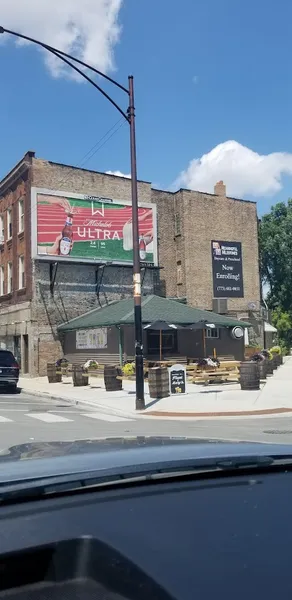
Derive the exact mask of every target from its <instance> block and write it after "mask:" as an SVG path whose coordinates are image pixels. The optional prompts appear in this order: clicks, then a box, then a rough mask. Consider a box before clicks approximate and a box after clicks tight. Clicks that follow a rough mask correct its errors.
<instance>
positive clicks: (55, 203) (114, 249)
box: [32, 188, 157, 265]
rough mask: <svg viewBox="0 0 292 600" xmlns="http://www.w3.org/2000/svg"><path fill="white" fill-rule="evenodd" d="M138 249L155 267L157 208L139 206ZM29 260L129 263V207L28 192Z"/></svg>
mask: <svg viewBox="0 0 292 600" xmlns="http://www.w3.org/2000/svg"><path fill="white" fill-rule="evenodd" d="M139 250H140V260H141V261H142V262H145V263H149V264H153V265H157V223H156V205H155V204H151V203H149V204H148V203H139ZM32 256H33V257H34V258H40V259H41V258H43V259H49V258H50V259H51V258H52V257H54V260H62V261H68V262H70V260H75V261H76V260H78V261H84V262H95V261H98V262H113V263H116V264H129V263H130V264H131V263H132V262H133V241H132V206H131V202H128V201H120V200H114V199H112V198H104V197H102V196H86V195H82V194H73V193H64V192H57V191H52V190H46V189H40V188H32Z"/></svg>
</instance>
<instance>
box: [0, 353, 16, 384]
mask: <svg viewBox="0 0 292 600" xmlns="http://www.w3.org/2000/svg"><path fill="white" fill-rule="evenodd" d="M18 379H19V364H18V362H17V360H16V359H15V357H14V356H13V354H12V352H10V351H9V350H0V385H5V386H9V387H10V388H12V390H13V391H14V392H15V391H16V388H17V383H18Z"/></svg>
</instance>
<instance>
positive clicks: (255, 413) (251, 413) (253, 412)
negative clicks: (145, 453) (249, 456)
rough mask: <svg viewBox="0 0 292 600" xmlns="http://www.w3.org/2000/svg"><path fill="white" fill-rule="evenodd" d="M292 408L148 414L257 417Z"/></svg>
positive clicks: (149, 413)
mask: <svg viewBox="0 0 292 600" xmlns="http://www.w3.org/2000/svg"><path fill="white" fill-rule="evenodd" d="M291 412H292V408H284V407H281V408H263V409H258V410H241V411H224V412H223V411H222V412H208V413H207V412H205V413H204V412H201V413H193V412H192V413H189V412H185V413H184V412H179V413H178V412H166V411H165V412H164V411H158V410H156V411H151V412H150V411H149V412H148V413H147V414H148V415H151V416H153V417H158V416H159V417H162V416H164V417H166V418H167V417H189V418H191V417H192V418H202V417H203V418H204V419H205V418H208V417H211V418H214V417H248V416H250V417H256V416H263V417H264V416H265V415H277V414H283V413H291Z"/></svg>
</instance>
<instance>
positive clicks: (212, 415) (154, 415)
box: [21, 388, 292, 420]
mask: <svg viewBox="0 0 292 600" xmlns="http://www.w3.org/2000/svg"><path fill="white" fill-rule="evenodd" d="M21 390H22V392H23V393H24V394H29V395H30V396H34V397H37V398H43V399H45V400H57V401H58V402H66V403H67V404H68V406H90V407H92V408H96V409H97V410H98V411H100V412H104V413H107V414H110V415H115V416H120V417H128V418H129V419H145V418H147V417H148V418H149V419H156V420H157V419H202V418H204V419H208V418H209V419H217V418H218V417H219V418H220V417H222V418H224V417H238V418H240V417H256V416H259V417H261V416H262V417H264V416H268V415H277V414H278V415H284V414H285V413H291V412H292V408H285V407H279V408H265V409H256V410H246V411H222V412H219V411H218V412H199V413H194V412H191V413H190V412H171V411H158V410H156V411H155V410H153V411H148V412H147V411H145V412H144V411H143V412H142V411H141V412H138V411H137V412H126V411H122V410H119V409H115V408H111V407H108V406H104V405H103V404H98V403H97V402H94V401H92V402H91V401H90V400H73V401H72V400H69V399H68V398H64V396H58V395H57V394H50V393H47V392H35V391H31V390H29V389H26V388H21Z"/></svg>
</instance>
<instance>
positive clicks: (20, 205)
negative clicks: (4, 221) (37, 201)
mask: <svg viewBox="0 0 292 600" xmlns="http://www.w3.org/2000/svg"><path fill="white" fill-rule="evenodd" d="M22 231H24V202H23V200H19V202H18V233H21V232H22Z"/></svg>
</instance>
